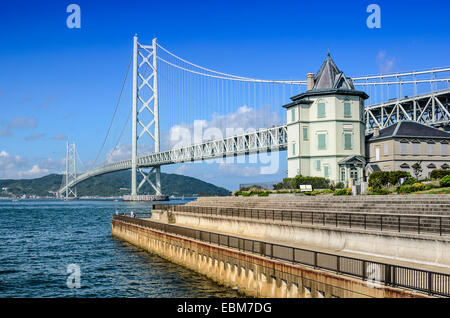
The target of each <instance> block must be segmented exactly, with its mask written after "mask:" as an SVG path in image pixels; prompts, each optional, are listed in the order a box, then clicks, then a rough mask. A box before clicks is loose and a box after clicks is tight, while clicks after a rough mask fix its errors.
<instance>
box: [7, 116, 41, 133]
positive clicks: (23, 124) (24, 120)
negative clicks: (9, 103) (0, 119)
mask: <svg viewBox="0 0 450 318" xmlns="http://www.w3.org/2000/svg"><path fill="white" fill-rule="evenodd" d="M3 126H6V129H0V137H11V136H12V135H13V134H12V131H13V130H27V129H34V128H36V127H37V119H36V118H35V117H29V116H23V117H15V118H13V119H12V120H11V121H10V122H9V123H3Z"/></svg>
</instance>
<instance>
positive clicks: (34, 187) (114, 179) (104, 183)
mask: <svg viewBox="0 0 450 318" xmlns="http://www.w3.org/2000/svg"><path fill="white" fill-rule="evenodd" d="M62 177H63V176H62V175H58V174H50V175H47V176H44V177H41V178H36V179H21V180H0V196H6V195H7V193H5V191H2V188H8V189H7V192H8V193H12V194H14V195H16V196H21V195H23V194H26V195H27V196H28V195H37V196H48V195H50V193H49V191H57V190H58V189H59V187H60V186H61V181H62ZM151 179H152V178H151ZM141 180H142V177H141V176H138V184H139V182H140V181H141ZM152 181H154V175H153V179H152ZM130 182H131V171H119V172H113V173H109V174H105V175H101V176H97V177H93V178H90V179H87V180H85V181H83V182H81V183H79V184H78V185H77V192H78V196H94V195H98V196H119V195H124V194H129V193H130V190H129V189H130ZM161 186H162V192H163V194H167V195H175V196H182V195H184V196H196V195H219V196H223V195H229V194H230V191H228V190H227V189H224V188H220V187H217V186H215V185H213V184H211V183H207V182H204V181H201V180H199V179H196V178H191V177H186V176H182V175H178V174H166V173H161ZM121 188H122V190H121ZM139 193H140V194H154V191H153V189H151V187H150V185H148V184H145V185H144V186H142V188H141V189H140V191H139Z"/></svg>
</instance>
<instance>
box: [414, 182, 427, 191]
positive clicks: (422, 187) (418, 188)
mask: <svg viewBox="0 0 450 318" xmlns="http://www.w3.org/2000/svg"><path fill="white" fill-rule="evenodd" d="M425 187H426V186H425V185H424V184H423V183H420V182H417V183H414V184H413V188H414V191H423V190H425Z"/></svg>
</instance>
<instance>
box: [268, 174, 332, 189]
mask: <svg viewBox="0 0 450 318" xmlns="http://www.w3.org/2000/svg"><path fill="white" fill-rule="evenodd" d="M301 184H308V185H311V186H312V187H313V189H328V188H329V187H330V180H328V179H325V178H321V177H304V176H302V175H298V176H296V177H295V178H284V179H283V182H280V183H278V184H276V185H274V186H273V188H274V190H281V189H299V188H300V185H301Z"/></svg>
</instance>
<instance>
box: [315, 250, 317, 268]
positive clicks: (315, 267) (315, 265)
mask: <svg viewBox="0 0 450 318" xmlns="http://www.w3.org/2000/svg"><path fill="white" fill-rule="evenodd" d="M314 268H317V252H314Z"/></svg>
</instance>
